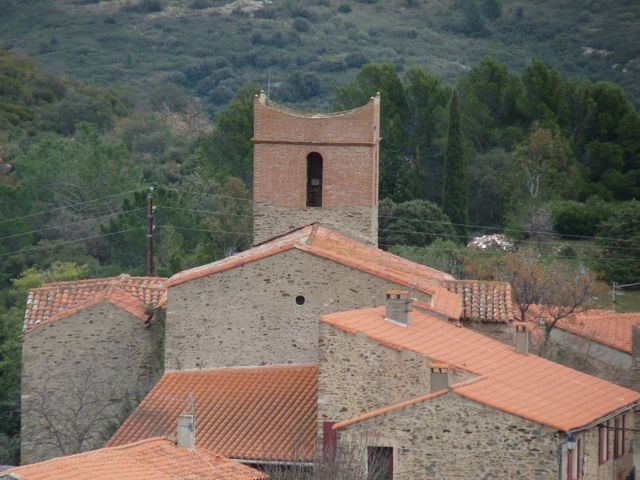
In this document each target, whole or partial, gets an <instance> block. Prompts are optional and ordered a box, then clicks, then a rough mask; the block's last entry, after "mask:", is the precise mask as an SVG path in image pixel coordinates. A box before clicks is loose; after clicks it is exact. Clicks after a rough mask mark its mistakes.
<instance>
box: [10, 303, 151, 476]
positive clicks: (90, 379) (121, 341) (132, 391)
mask: <svg viewBox="0 0 640 480" xmlns="http://www.w3.org/2000/svg"><path fill="white" fill-rule="evenodd" d="M160 334H161V328H160V326H159V325H158V324H151V325H149V326H146V325H145V323H144V322H143V321H142V320H141V319H140V318H138V317H136V316H133V315H131V314H129V313H127V312H126V311H124V310H122V309H121V308H118V307H116V306H114V305H112V304H110V303H108V302H104V303H100V304H98V305H96V306H95V307H93V308H88V309H84V310H81V311H79V312H78V313H75V314H74V315H71V316H69V317H67V318H64V319H61V320H59V321H57V322H54V323H51V324H45V325H42V326H40V327H37V328H36V329H34V330H32V331H30V332H29V333H27V334H26V335H25V336H24V338H23V344H22V358H23V370H22V426H21V463H22V464H27V463H33V462H38V461H42V460H46V459H48V458H51V457H55V456H60V455H63V454H68V453H73V452H77V451H84V450H90V449H93V448H98V447H101V446H102V444H103V443H104V442H105V441H106V440H107V439H108V438H109V436H110V434H111V433H112V431H113V429H114V428H116V427H117V426H119V423H118V421H119V420H122V419H123V417H124V416H126V415H127V414H128V412H129V411H130V410H131V409H133V407H135V406H136V404H137V402H138V401H139V400H141V399H142V397H143V396H144V395H145V394H146V393H147V391H148V390H149V389H150V388H151V387H152V386H153V384H154V383H155V381H156V380H157V378H158V374H159V373H160V371H159V369H160V359H161V352H159V350H158V348H159V346H160V339H159V338H158V337H159V335H160Z"/></svg>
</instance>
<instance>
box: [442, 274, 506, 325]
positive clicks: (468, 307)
mask: <svg viewBox="0 0 640 480" xmlns="http://www.w3.org/2000/svg"><path fill="white" fill-rule="evenodd" d="M442 286H443V287H445V288H447V289H448V290H449V291H451V292H455V293H459V294H461V295H462V304H463V310H464V311H463V315H462V318H461V320H470V321H474V322H510V321H512V320H513V300H512V298H511V285H510V284H509V283H507V282H488V281H480V280H443V281H442Z"/></svg>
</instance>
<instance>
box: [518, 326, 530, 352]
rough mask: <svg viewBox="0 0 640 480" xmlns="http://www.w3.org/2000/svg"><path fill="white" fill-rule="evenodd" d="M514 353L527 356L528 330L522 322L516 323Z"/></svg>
mask: <svg viewBox="0 0 640 480" xmlns="http://www.w3.org/2000/svg"><path fill="white" fill-rule="evenodd" d="M515 325H516V352H518V353H520V354H522V355H528V354H529V330H528V329H527V324H526V323H524V322H516V324H515Z"/></svg>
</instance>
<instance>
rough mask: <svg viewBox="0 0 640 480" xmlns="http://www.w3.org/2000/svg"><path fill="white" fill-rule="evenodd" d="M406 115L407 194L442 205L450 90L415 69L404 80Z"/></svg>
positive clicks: (436, 79) (438, 80)
mask: <svg viewBox="0 0 640 480" xmlns="http://www.w3.org/2000/svg"><path fill="white" fill-rule="evenodd" d="M404 83H405V87H404V88H405V98H406V102H407V115H406V121H405V130H406V132H407V133H406V144H405V145H406V148H405V157H406V158H409V159H411V164H410V166H409V168H411V175H410V176H409V178H408V180H409V185H410V194H411V196H412V197H413V198H421V199H426V200H430V201H432V202H435V203H438V204H441V203H442V175H443V171H442V166H443V162H444V144H445V139H446V117H447V104H448V102H449V98H450V97H451V90H450V88H449V87H447V86H445V85H443V84H442V82H441V81H440V79H439V78H438V77H436V76H435V75H432V74H429V73H427V72H425V71H424V70H422V69H420V68H418V67H412V68H411V69H409V71H408V72H407V74H406V75H405V78H404Z"/></svg>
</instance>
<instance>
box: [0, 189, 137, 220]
mask: <svg viewBox="0 0 640 480" xmlns="http://www.w3.org/2000/svg"><path fill="white" fill-rule="evenodd" d="M143 189H144V187H140V188H138V189H136V190H128V191H126V192H120V193H115V194H113V195H109V196H107V197H102V198H96V199H94V200H87V201H85V202H78V203H74V204H71V205H65V206H63V207H56V208H52V209H50V210H43V211H40V212H35V213H30V214H28V215H22V216H21V217H14V218H7V219H5V220H0V225H2V224H5V223H9V222H15V221H18V220H23V219H25V218H31V217H35V216H38V215H44V214H47V213H51V212H56V211H58V210H64V209H66V208H74V207H79V206H81V205H88V204H91V203H96V202H102V201H104V200H109V199H111V198H116V197H121V196H123V195H128V194H130V193H135V192H139V191H141V190H143Z"/></svg>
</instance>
